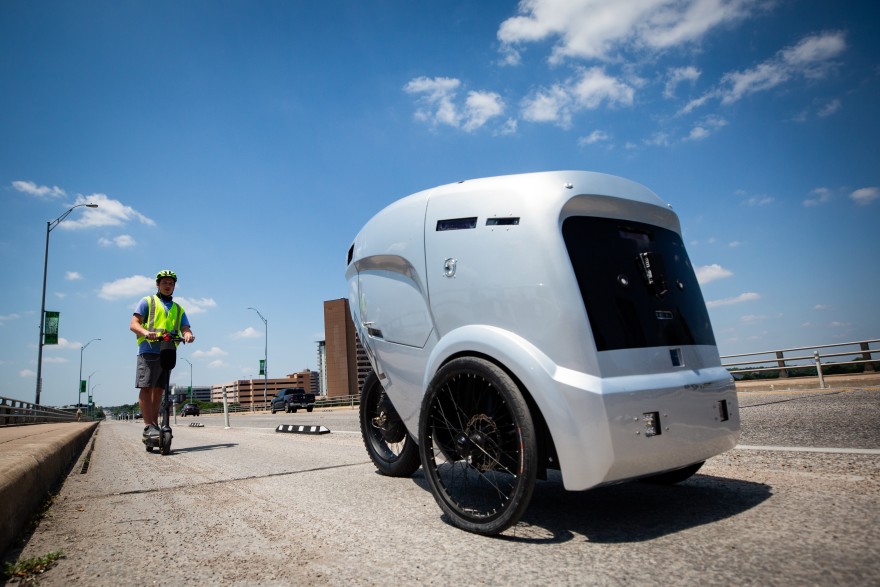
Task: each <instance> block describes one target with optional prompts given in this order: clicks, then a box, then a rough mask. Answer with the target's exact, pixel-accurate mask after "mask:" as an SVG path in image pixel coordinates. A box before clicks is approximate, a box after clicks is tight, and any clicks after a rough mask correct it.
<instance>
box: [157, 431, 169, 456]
mask: <svg viewBox="0 0 880 587" xmlns="http://www.w3.org/2000/svg"><path fill="white" fill-rule="evenodd" d="M159 453H160V454H161V455H162V456H165V455H170V454H171V432H163V433H162V436H160V437H159Z"/></svg>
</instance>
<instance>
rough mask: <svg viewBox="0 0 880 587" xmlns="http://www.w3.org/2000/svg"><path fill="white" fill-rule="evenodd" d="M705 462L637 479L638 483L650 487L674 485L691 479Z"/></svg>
mask: <svg viewBox="0 0 880 587" xmlns="http://www.w3.org/2000/svg"><path fill="white" fill-rule="evenodd" d="M705 462H706V461H702V462H699V463H695V464H693V465H688V466H687V467H685V468H683V469H677V470H675V471H667V472H666V473H660V474H659V475H652V476H650V477H644V478H642V479H639V481H641V482H642V483H650V484H652V485H675V484H676V483H681V482H682V481H684V480H686V479H690V478H691V477H693V476H694V474H695V473H696V472H697V471H699V470H700V467H702V466H703V463H705Z"/></svg>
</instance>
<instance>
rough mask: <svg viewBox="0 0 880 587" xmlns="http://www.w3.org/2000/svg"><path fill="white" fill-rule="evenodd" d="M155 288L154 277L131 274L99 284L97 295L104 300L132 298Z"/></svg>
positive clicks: (150, 291)
mask: <svg viewBox="0 0 880 587" xmlns="http://www.w3.org/2000/svg"><path fill="white" fill-rule="evenodd" d="M154 289H156V280H155V278H150V277H147V276H146V275H132V276H131V277H123V278H121V279H117V280H116V281H111V282H109V283H103V284H101V290H100V291H99V292H98V297H99V298H103V299H105V300H119V299H123V298H134V297H139V296H144V295H146V294H149V293H153V292H152V290H154Z"/></svg>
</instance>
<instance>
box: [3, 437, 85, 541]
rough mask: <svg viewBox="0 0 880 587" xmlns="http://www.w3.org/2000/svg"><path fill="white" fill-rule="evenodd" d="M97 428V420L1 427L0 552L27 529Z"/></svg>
mask: <svg viewBox="0 0 880 587" xmlns="http://www.w3.org/2000/svg"><path fill="white" fill-rule="evenodd" d="M97 427H98V423H97V422H88V423H75V422H71V423H65V424H34V425H30V426H14V427H10V428H3V429H2V433H0V437H2V444H0V504H3V511H4V514H5V515H4V518H5V519H4V520H3V521H2V523H0V553H4V552H6V551H7V550H8V549H9V548H10V547H11V546H13V542H14V540H15V539H16V538H18V536H19V534H20V533H21V532H22V531H23V530H24V529H26V528H27V525H28V523H29V522H30V521H31V518H32V517H33V515H34V514H35V513H37V511H38V509H39V507H40V506H41V505H42V503H43V502H44V501H45V500H46V497H47V496H48V494H49V491H50V490H51V489H52V488H53V487H55V486H56V484H57V483H58V482H59V481H61V480H62V479H63V477H64V476H65V474H66V473H67V471H68V468H69V467H70V465H71V464H72V463H75V462H76V460H77V458H78V457H79V455H80V453H81V452H82V450H83V448H85V446H86V444H87V443H88V441H89V438H91V436H92V434H93V433H94V431H95V430H96V429H97Z"/></svg>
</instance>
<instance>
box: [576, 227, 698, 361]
mask: <svg viewBox="0 0 880 587" xmlns="http://www.w3.org/2000/svg"><path fill="white" fill-rule="evenodd" d="M562 236H563V238H564V239H565V246H566V248H567V249H568V256H569V258H570V259H571V264H572V266H573V268H574V272H575V275H576V277H577V281H578V286H579V287H580V290H581V297H582V298H583V300H584V306H585V307H586V310H587V316H588V317H589V319H590V326H591V328H592V330H593V337H594V338H595V340H596V347H597V350H600V351H609V350H615V349H628V348H645V347H656V346H672V345H715V336H714V335H713V334H712V325H711V324H710V323H709V313H708V311H707V310H706V304H705V303H704V302H703V295H702V293H701V292H700V287H699V284H698V283H697V278H696V275H695V274H694V270H693V268H692V267H691V263H690V259H688V256H687V253H686V252H685V249H684V244H683V243H682V241H681V237H679V236H678V234H676V233H675V232H673V231H671V230H667V229H665V228H660V227H658V226H652V225H649V224H643V223H640V222H629V221H625V220H616V219H611V218H592V217H586V216H573V217H571V218H567V219H566V220H565V221H564V222H563V224H562Z"/></svg>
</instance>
